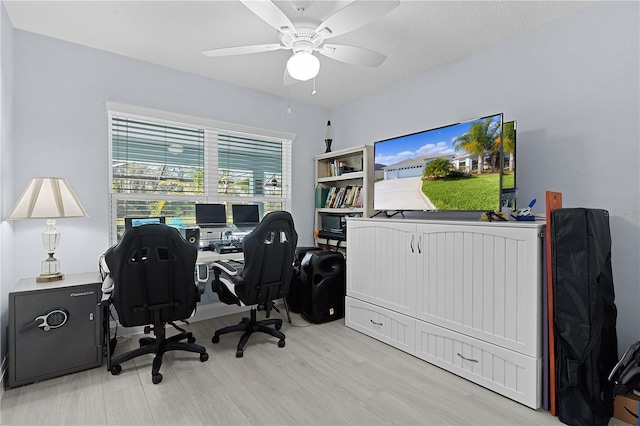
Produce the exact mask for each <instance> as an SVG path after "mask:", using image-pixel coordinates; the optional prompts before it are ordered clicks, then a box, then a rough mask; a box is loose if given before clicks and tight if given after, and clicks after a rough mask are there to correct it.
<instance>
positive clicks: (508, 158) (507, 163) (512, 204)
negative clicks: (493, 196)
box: [502, 121, 518, 209]
mask: <svg viewBox="0 0 640 426" xmlns="http://www.w3.org/2000/svg"><path fill="white" fill-rule="evenodd" d="M516 128H517V123H516V122H515V121H507V122H505V123H504V124H503V125H502V152H503V162H504V163H503V168H502V207H509V208H511V209H515V208H516V195H517V192H518V189H517V186H516V166H517V163H516V149H517V147H516V145H517V143H516V130H517V129H516Z"/></svg>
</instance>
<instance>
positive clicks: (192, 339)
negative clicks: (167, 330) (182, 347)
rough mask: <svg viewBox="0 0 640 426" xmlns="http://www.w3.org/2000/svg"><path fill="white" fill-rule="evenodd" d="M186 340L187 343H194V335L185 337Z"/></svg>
mask: <svg viewBox="0 0 640 426" xmlns="http://www.w3.org/2000/svg"><path fill="white" fill-rule="evenodd" d="M187 342H189V343H195V342H196V338H195V337H193V336H191V337H188V338H187Z"/></svg>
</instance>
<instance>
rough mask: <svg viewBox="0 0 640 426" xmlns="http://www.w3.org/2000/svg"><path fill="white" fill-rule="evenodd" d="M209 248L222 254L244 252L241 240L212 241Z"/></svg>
mask: <svg viewBox="0 0 640 426" xmlns="http://www.w3.org/2000/svg"><path fill="white" fill-rule="evenodd" d="M209 246H210V247H211V249H213V250H215V252H216V253H220V254H225V253H240V252H241V251H242V241H240V240H228V241H212V242H210V243H209Z"/></svg>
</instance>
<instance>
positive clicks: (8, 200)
mask: <svg viewBox="0 0 640 426" xmlns="http://www.w3.org/2000/svg"><path fill="white" fill-rule="evenodd" d="M14 202H15V200H14V199H13V27H12V26H11V22H9V17H8V15H7V11H6V9H5V7H4V3H0V360H2V362H4V360H5V357H4V355H5V354H6V353H7V349H6V347H5V346H6V342H5V339H6V337H5V327H6V325H7V318H8V312H7V300H8V293H9V289H10V288H11V286H12V285H9V284H10V283H13V281H14V268H13V259H14V257H13V241H14V238H13V226H12V224H11V223H10V222H8V221H6V220H3V219H4V218H5V217H6V216H7V215H8V214H9V213H10V209H11V208H12V207H13V203H14ZM2 367H3V368H5V367H6V366H5V365H3V366H2ZM3 368H0V372H1V371H3ZM2 390H3V389H2V386H0V394H2Z"/></svg>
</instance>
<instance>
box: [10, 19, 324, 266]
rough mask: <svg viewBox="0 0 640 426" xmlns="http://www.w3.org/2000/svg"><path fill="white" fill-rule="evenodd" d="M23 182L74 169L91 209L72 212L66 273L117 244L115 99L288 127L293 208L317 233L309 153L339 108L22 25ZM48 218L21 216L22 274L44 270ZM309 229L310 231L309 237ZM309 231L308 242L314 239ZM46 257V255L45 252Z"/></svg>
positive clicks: (18, 57)
mask: <svg viewBox="0 0 640 426" xmlns="http://www.w3.org/2000/svg"><path fill="white" fill-rule="evenodd" d="M15 67H16V73H15V110H14V112H15V148H14V149H15V163H16V164H20V167H18V168H16V170H15V174H14V179H15V180H14V190H15V191H16V192H17V193H19V191H21V190H22V188H23V187H24V186H25V185H26V183H27V182H28V181H29V179H30V178H31V177H34V176H47V175H49V176H61V177H65V178H67V180H68V181H69V183H70V184H71V186H72V188H73V189H74V190H75V192H76V194H77V195H78V197H79V199H80V200H81V202H82V203H83V205H84V207H85V209H86V210H87V214H88V215H89V217H88V218H80V219H62V220H59V221H58V223H57V225H56V227H57V228H58V230H59V231H60V232H61V233H62V241H61V244H60V247H59V249H58V251H57V252H56V257H57V258H59V259H61V262H62V270H63V272H66V273H72V272H80V271H87V270H94V269H96V259H97V256H98V255H99V254H100V253H102V252H103V251H104V250H105V249H106V248H107V246H108V243H109V240H108V232H107V230H108V226H109V224H108V216H109V215H108V213H109V210H108V174H109V164H107V159H108V126H107V114H106V109H105V101H114V102H120V103H125V104H130V105H136V106H142V107H148V108H154V109H158V110H162V111H170V112H176V113H181V114H188V115H193V116H196V117H204V118H211V119H215V120H219V121H226V122H231V123H239V124H244V125H249V126H256V127H260V128H266V129H272V130H278V131H285V132H290V133H295V134H296V135H297V137H296V140H295V142H294V146H293V175H294V176H296V179H294V180H293V194H294V197H293V209H292V210H293V214H294V219H295V220H296V225H297V226H298V227H299V229H300V231H301V232H300V233H301V239H302V240H303V242H306V243H311V241H312V218H313V212H312V209H313V191H312V190H309V189H308V188H313V175H312V174H311V173H310V172H309V169H310V167H309V166H308V162H309V152H312V151H313V150H314V149H315V146H316V145H317V149H316V151H318V150H320V148H321V143H319V142H318V136H317V135H322V134H323V131H324V128H323V123H326V119H327V117H328V115H329V111H328V110H326V109H323V108H318V107H312V106H308V105H303V104H292V109H293V112H292V113H291V114H287V112H286V109H287V100H286V99H282V98H278V97H275V96H272V95H267V94H264V93H260V92H256V91H253V90H249V89H244V88H240V87H237V86H233V85H229V84H226V83H222V82H218V81H213V80H210V79H206V78H203V77H199V76H195V75H192V74H187V73H184V72H180V71H176V70H172V69H168V68H164V67H160V66H155V65H152V64H149V63H146V62H142V61H137V60H132V59H129V58H125V57H122V56H118V55H114V54H110V53H106V52H103V51H99V50H96V49H90V48H86V47H83V46H79V45H75V44H71V43H67V42H63V41H59V40H56V39H52V38H49V37H43V36H39V35H36V34H33V33H29V32H25V31H20V30H15ZM40 222H41V221H17V222H16V223H15V225H14V226H15V229H16V235H19V236H20V238H16V242H15V252H16V262H15V266H16V277H17V278H20V277H26V276H33V275H34V274H37V273H39V268H40V261H41V260H43V258H42V256H43V253H42V249H41V248H40V236H39V233H40V232H41V228H42V227H43V226H44V222H42V223H40ZM307 237H308V238H307ZM305 240H306V241H305ZM41 258H42V259H41Z"/></svg>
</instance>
